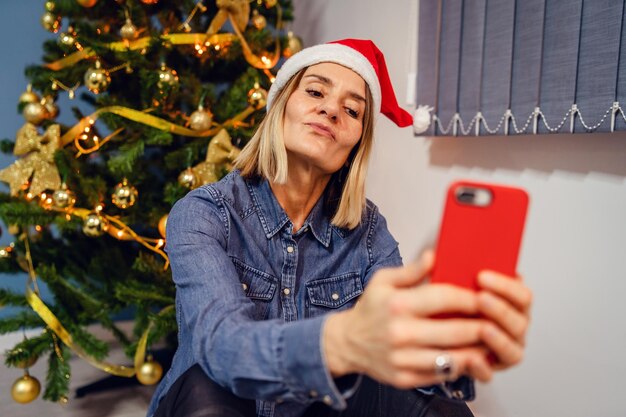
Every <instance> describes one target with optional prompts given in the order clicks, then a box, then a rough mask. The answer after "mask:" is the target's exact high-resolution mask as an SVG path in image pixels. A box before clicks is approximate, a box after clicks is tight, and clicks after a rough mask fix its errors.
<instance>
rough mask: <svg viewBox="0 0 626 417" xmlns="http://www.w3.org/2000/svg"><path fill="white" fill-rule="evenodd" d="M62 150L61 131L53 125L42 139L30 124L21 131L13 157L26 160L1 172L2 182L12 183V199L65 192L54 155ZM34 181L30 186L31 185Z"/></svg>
mask: <svg viewBox="0 0 626 417" xmlns="http://www.w3.org/2000/svg"><path fill="white" fill-rule="evenodd" d="M60 148H61V128H60V126H59V125H58V124H54V125H51V126H50V127H48V129H46V131H45V133H44V134H43V135H42V136H40V135H39V132H38V131H37V127H36V126H35V125H34V124H32V123H26V124H25V125H24V126H22V127H21V128H20V130H18V131H17V135H16V140H15V147H14V148H13V153H14V154H15V155H16V156H22V158H20V159H18V160H17V161H15V162H14V163H13V164H11V165H9V166H8V167H7V168H5V169H3V170H1V171H0V181H4V182H7V183H9V187H10V189H11V195H12V196H16V195H17V194H18V193H19V192H20V190H24V191H26V190H28V191H29V192H30V193H31V194H34V195H39V194H41V192H43V191H45V190H58V189H59V188H61V177H60V175H59V171H58V169H57V167H56V165H55V163H54V152H55V151H56V150H57V149H60ZM29 180H30V182H29Z"/></svg>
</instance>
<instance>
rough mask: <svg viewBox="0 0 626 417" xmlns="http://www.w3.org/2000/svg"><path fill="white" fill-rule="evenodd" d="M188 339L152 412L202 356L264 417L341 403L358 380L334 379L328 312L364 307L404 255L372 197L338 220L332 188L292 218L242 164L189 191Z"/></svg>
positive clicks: (180, 256) (177, 210)
mask: <svg viewBox="0 0 626 417" xmlns="http://www.w3.org/2000/svg"><path fill="white" fill-rule="evenodd" d="M166 251H167V253H168V255H169V258H170V262H171V267H172V275H173V279H174V282H175V284H176V317H177V321H178V341H179V346H178V349H177V351H176V354H175V356H174V359H173V363H172V367H171V368H170V370H169V371H168V372H167V374H166V375H165V377H164V378H163V380H162V381H161V383H160V384H159V386H158V388H157V390H156V392H155V395H154V397H153V399H152V403H151V404H150V408H149V410H148V415H149V416H151V415H152V414H153V413H154V411H155V410H156V408H157V406H158V404H159V401H160V400H161V399H162V398H163V397H164V396H165V395H166V393H167V391H168V390H169V388H170V387H171V386H172V384H173V383H174V382H175V381H176V379H178V377H179V376H180V375H181V374H183V373H184V372H185V371H186V370H187V369H189V368H190V367H191V366H192V365H194V364H196V363H197V364H199V365H200V366H201V368H202V369H203V370H204V372H206V374H207V375H208V376H209V378H211V379H212V380H213V381H215V382H216V383H218V384H219V385H221V386H223V387H226V388H227V389H229V390H230V391H231V392H233V393H234V394H235V395H237V396H239V397H242V398H251V399H256V400H257V416H267V417H270V416H276V417H279V416H281V417H282V416H285V417H291V416H294V417H295V416H299V415H301V414H302V413H303V412H304V411H305V409H306V408H307V407H308V406H309V405H311V404H312V403H313V402H316V401H322V402H324V403H326V404H327V405H329V406H331V407H333V408H335V409H337V410H341V409H343V408H345V407H346V398H347V397H348V396H349V395H350V394H351V393H352V392H353V391H354V389H356V386H357V385H358V378H357V377H353V378H341V379H338V380H335V379H333V377H332V376H331V375H330V373H329V371H328V368H327V366H326V364H325V358H324V355H323V350H322V346H321V332H322V326H323V323H324V320H325V319H326V317H327V314H326V313H330V312H336V311H340V310H344V309H348V308H350V307H351V306H353V305H354V303H355V302H356V300H357V298H358V297H359V295H360V294H361V293H362V292H363V289H364V288H365V286H366V285H367V283H368V281H369V279H370V278H371V277H372V275H373V274H374V272H375V271H376V270H378V269H380V268H383V267H390V266H399V265H401V264H402V259H401V257H400V254H399V251H398V244H397V242H396V241H395V240H394V239H393V237H392V236H391V234H390V233H389V231H388V230H387V225H386V222H385V219H384V218H383V217H382V216H381V215H380V214H379V213H378V210H377V208H376V206H375V205H374V204H372V203H371V202H369V201H368V202H367V205H366V209H365V210H364V213H363V217H362V221H361V224H360V225H359V226H357V227H356V228H355V229H353V230H347V229H342V228H338V227H336V226H333V225H331V223H330V219H329V217H328V216H327V215H326V214H325V210H324V197H322V198H320V199H319V201H318V202H317V203H316V205H315V206H314V208H313V209H312V210H311V213H310V214H309V216H308V218H307V219H306V221H305V222H304V225H303V226H302V227H301V228H300V230H298V231H297V233H293V224H292V223H291V221H290V220H289V218H288V217H287V215H286V213H285V212H284V210H283V209H282V208H281V206H280V205H279V204H278V201H277V200H276V198H275V196H274V194H273V192H272V190H271V188H270V186H269V183H268V182H267V181H266V180H246V179H244V178H242V177H241V176H240V174H239V173H238V172H237V171H233V172H232V173H230V174H229V175H227V176H226V177H225V178H223V179H222V180H221V181H219V182H218V183H214V184H209V185H205V186H203V187H200V188H198V189H196V190H194V191H192V192H190V193H189V194H187V196H186V197H184V198H183V199H181V200H179V201H178V202H177V203H176V204H175V205H174V207H173V208H172V210H171V212H170V214H169V217H168V221H167V245H166Z"/></svg>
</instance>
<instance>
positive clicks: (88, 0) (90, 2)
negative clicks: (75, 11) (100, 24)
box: [76, 0, 98, 7]
mask: <svg viewBox="0 0 626 417" xmlns="http://www.w3.org/2000/svg"><path fill="white" fill-rule="evenodd" d="M76 3H78V4H80V5H81V6H83V7H93V6H95V5H96V3H98V0H76Z"/></svg>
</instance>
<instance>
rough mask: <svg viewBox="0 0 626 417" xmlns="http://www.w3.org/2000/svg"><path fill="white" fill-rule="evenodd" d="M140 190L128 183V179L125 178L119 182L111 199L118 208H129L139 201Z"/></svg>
mask: <svg viewBox="0 0 626 417" xmlns="http://www.w3.org/2000/svg"><path fill="white" fill-rule="evenodd" d="M138 196H139V192H138V191H137V189H136V188H135V187H133V186H132V185H131V184H129V183H128V180H127V179H126V178H124V179H123V180H122V182H120V183H119V184H117V185H116V186H115V188H114V189H113V194H111V200H112V201H113V204H115V206H116V207H117V208H121V209H127V208H128V207H132V206H133V205H134V204H135V202H136V201H137V197H138Z"/></svg>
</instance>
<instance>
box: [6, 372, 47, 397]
mask: <svg viewBox="0 0 626 417" xmlns="http://www.w3.org/2000/svg"><path fill="white" fill-rule="evenodd" d="M39 392H41V384H40V383H39V381H38V380H37V378H34V377H32V376H30V375H28V374H25V375H24V376H23V377H21V378H18V379H17V380H16V381H15V383H14V384H13V388H11V396H12V397H13V400H15V402H18V403H20V404H26V403H29V402H31V401H33V400H34V399H35V398H37V397H38V396H39Z"/></svg>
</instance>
